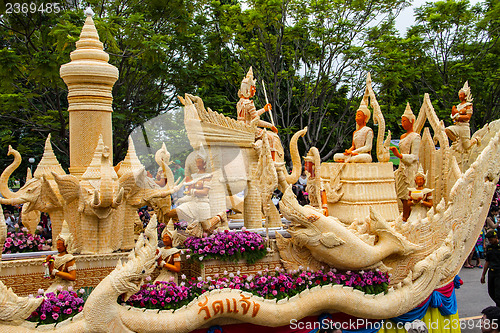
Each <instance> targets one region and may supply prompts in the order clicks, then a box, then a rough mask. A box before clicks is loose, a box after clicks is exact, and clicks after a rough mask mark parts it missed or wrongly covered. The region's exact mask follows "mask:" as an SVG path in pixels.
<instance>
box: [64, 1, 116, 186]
mask: <svg viewBox="0 0 500 333" xmlns="http://www.w3.org/2000/svg"><path fill="white" fill-rule="evenodd" d="M85 13H86V15H87V19H86V20H85V24H84V26H83V28H82V32H81V34H80V40H79V41H77V42H76V50H74V51H73V52H71V55H70V56H71V62H69V63H67V64H64V65H62V66H61V70H60V75H61V78H62V79H63V80H64V82H65V83H66V85H67V86H68V90H69V91H68V103H69V107H68V111H69V131H70V134H69V139H70V142H69V145H70V168H69V171H70V173H71V174H73V175H75V176H77V177H81V175H82V174H83V173H84V172H85V170H86V168H87V167H88V166H89V164H90V162H91V160H92V156H93V153H94V148H95V147H96V145H97V142H98V140H99V135H102V137H103V142H104V145H105V146H108V147H109V149H110V154H111V156H113V152H112V147H113V135H112V120H111V113H112V112H113V108H112V103H113V96H112V89H113V85H114V84H115V82H116V80H117V79H118V69H117V68H116V67H115V66H113V65H111V64H109V63H108V60H109V55H108V54H107V53H106V52H104V48H103V44H102V43H101V42H100V41H99V35H98V33H97V29H96V27H95V25H94V21H93V20H92V14H93V13H92V11H91V10H86V11H85Z"/></svg>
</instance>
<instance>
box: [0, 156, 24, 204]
mask: <svg viewBox="0 0 500 333" xmlns="http://www.w3.org/2000/svg"><path fill="white" fill-rule="evenodd" d="M8 155H14V161H13V162H12V163H11V164H10V165H9V166H8V167H7V168H6V169H5V170H4V171H3V172H2V175H1V176H0V193H1V194H2V196H3V197H4V198H7V199H13V198H16V197H17V196H16V194H15V193H14V192H12V191H11V190H10V189H9V178H10V175H12V173H13V172H14V170H16V169H17V168H18V167H19V165H20V164H21V154H19V152H18V151H17V150H15V149H13V148H12V147H11V146H9V152H8V153H7V156H8Z"/></svg>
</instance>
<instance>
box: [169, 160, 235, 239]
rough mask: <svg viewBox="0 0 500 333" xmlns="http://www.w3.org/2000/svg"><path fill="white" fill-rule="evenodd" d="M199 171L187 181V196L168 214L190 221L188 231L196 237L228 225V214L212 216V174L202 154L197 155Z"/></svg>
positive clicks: (174, 217)
mask: <svg viewBox="0 0 500 333" xmlns="http://www.w3.org/2000/svg"><path fill="white" fill-rule="evenodd" d="M196 166H197V168H198V172H197V173H194V174H192V175H191V178H192V179H193V180H192V181H190V182H188V183H185V184H184V186H186V192H185V193H186V194H187V195H186V196H185V197H183V198H181V199H179V200H178V201H177V204H178V206H177V207H176V208H175V209H172V210H171V211H170V212H168V213H167V214H166V216H167V217H168V218H173V219H177V220H178V219H181V220H184V221H187V222H188V227H187V230H186V232H187V233H188V234H190V235H192V236H195V237H202V236H203V233H204V232H206V233H207V234H211V233H212V232H213V231H214V230H215V229H216V228H217V226H218V225H221V226H225V225H227V216H226V213H225V212H222V213H220V214H218V215H216V216H214V217H212V218H210V204H209V200H208V193H209V191H210V181H211V179H212V174H210V173H208V172H207V171H206V158H205V157H204V156H202V155H201V154H198V156H197V157H196Z"/></svg>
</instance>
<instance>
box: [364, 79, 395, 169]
mask: <svg viewBox="0 0 500 333" xmlns="http://www.w3.org/2000/svg"><path fill="white" fill-rule="evenodd" d="M368 100H370V105H371V106H372V108H373V122H374V123H375V124H378V133H377V159H378V161H379V162H389V159H390V154H389V145H390V143H391V131H388V133H387V138H386V139H385V141H384V135H385V119H384V115H383V114H382V111H381V110H380V105H379V104H378V102H377V98H376V97H375V93H374V92H373V89H372V77H371V75H370V73H368V75H367V76H366V90H365V94H364V96H363V101H362V102H361V103H365V104H366V105H367V106H368Z"/></svg>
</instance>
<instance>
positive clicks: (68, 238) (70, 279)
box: [45, 221, 76, 292]
mask: <svg viewBox="0 0 500 333" xmlns="http://www.w3.org/2000/svg"><path fill="white" fill-rule="evenodd" d="M56 244H57V252H59V253H58V254H57V255H56V256H52V255H48V256H47V258H46V259H45V265H46V275H48V276H47V277H50V278H52V279H54V282H53V283H52V284H51V285H50V287H49V288H48V289H47V291H46V292H54V291H55V290H56V289H57V288H58V287H59V286H62V287H63V289H68V287H70V286H71V287H73V285H74V284H75V280H76V264H75V258H74V257H73V255H72V254H71V253H72V252H73V235H72V234H71V233H70V232H69V228H68V223H67V222H66V221H64V222H63V225H62V230H61V233H60V234H59V236H57V239H56Z"/></svg>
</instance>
